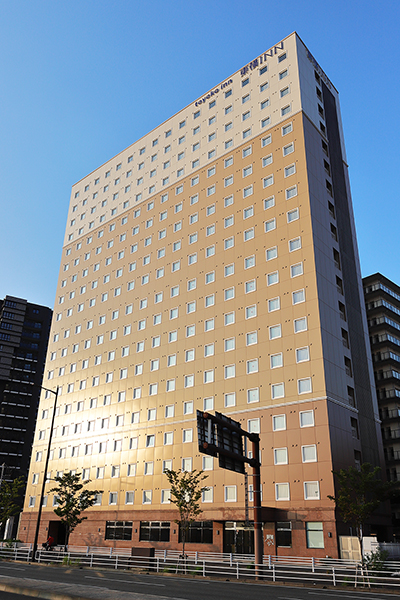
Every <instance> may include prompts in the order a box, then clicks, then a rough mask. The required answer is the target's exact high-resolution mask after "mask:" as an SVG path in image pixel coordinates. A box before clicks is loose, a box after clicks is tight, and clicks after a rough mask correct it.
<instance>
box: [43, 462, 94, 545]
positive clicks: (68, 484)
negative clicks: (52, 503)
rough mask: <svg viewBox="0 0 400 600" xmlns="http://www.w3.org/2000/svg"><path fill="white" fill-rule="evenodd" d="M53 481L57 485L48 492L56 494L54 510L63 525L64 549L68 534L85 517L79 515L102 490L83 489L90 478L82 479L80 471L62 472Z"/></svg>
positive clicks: (91, 504)
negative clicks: (60, 475)
mask: <svg viewBox="0 0 400 600" xmlns="http://www.w3.org/2000/svg"><path fill="white" fill-rule="evenodd" d="M54 481H55V482H56V483H57V484H58V486H57V487H54V488H52V489H51V490H50V492H54V493H55V494H56V495H57V500H58V505H57V507H56V508H55V509H54V512H55V514H56V515H57V516H58V517H60V519H61V522H62V523H64V525H65V544H64V548H65V550H66V549H67V546H68V541H69V536H70V535H71V533H72V532H73V530H74V529H75V527H76V526H77V525H79V523H82V521H84V520H85V519H87V517H82V516H81V514H82V512H83V511H85V510H86V509H87V508H90V507H91V506H93V504H94V503H95V501H96V496H97V494H101V493H102V492H101V491H99V490H87V489H84V488H85V486H86V485H87V484H88V483H90V480H87V481H82V480H81V474H80V473H75V474H72V473H64V474H63V475H62V477H55V478H54Z"/></svg>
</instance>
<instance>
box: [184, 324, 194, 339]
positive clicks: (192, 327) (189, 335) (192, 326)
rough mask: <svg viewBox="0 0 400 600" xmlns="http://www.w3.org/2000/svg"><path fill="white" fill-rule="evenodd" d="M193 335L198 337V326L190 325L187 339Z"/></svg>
mask: <svg viewBox="0 0 400 600" xmlns="http://www.w3.org/2000/svg"><path fill="white" fill-rule="evenodd" d="M193 335H196V326H195V325H188V326H187V327H186V337H192V336H193Z"/></svg>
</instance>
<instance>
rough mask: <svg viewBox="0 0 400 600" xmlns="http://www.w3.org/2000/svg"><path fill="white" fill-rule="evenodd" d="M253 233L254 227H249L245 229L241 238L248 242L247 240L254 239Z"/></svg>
mask: <svg viewBox="0 0 400 600" xmlns="http://www.w3.org/2000/svg"><path fill="white" fill-rule="evenodd" d="M254 235H255V232H254V227H251V229H246V230H245V231H244V232H243V238H244V241H245V242H248V241H249V240H252V239H253V238H254Z"/></svg>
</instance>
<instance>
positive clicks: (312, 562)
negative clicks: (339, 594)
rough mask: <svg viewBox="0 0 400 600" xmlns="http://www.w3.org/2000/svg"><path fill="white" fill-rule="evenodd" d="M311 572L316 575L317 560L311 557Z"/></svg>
mask: <svg viewBox="0 0 400 600" xmlns="http://www.w3.org/2000/svg"><path fill="white" fill-rule="evenodd" d="M311 571H312V572H313V573H315V558H314V557H313V556H312V557H311Z"/></svg>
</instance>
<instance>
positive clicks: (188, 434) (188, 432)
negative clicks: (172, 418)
mask: <svg viewBox="0 0 400 600" xmlns="http://www.w3.org/2000/svg"><path fill="white" fill-rule="evenodd" d="M182 442H183V443H184V444H186V443H189V442H193V429H184V430H183V431H182Z"/></svg>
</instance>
